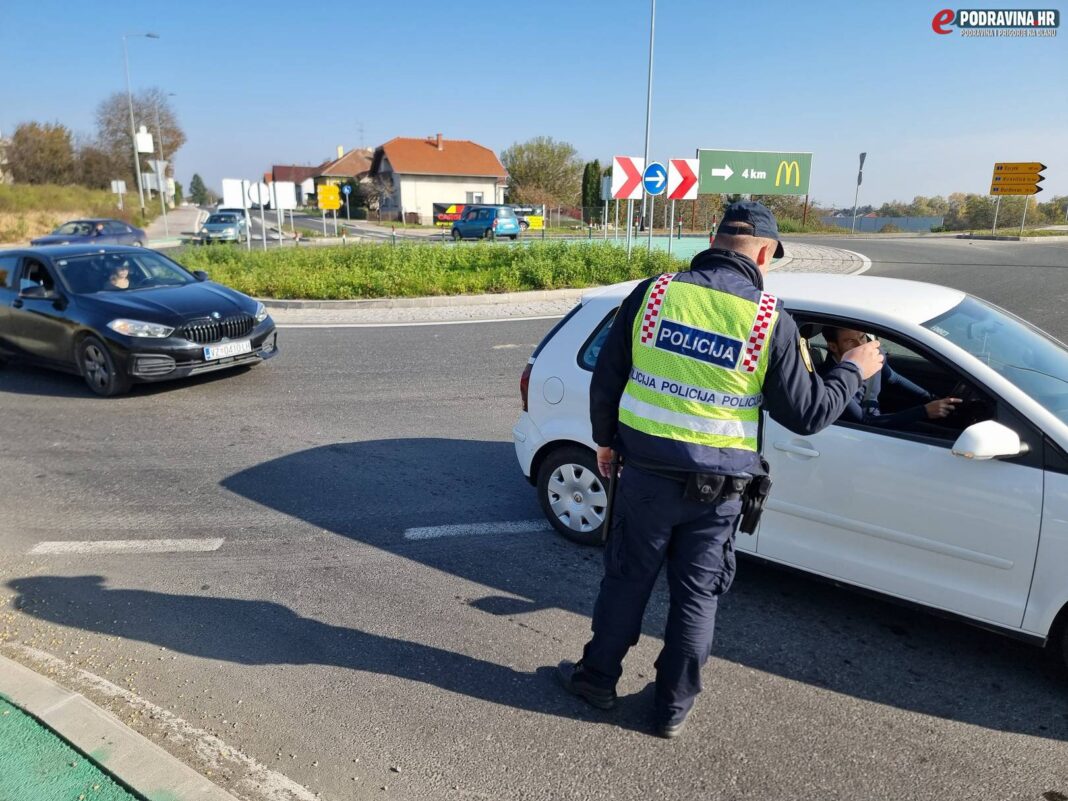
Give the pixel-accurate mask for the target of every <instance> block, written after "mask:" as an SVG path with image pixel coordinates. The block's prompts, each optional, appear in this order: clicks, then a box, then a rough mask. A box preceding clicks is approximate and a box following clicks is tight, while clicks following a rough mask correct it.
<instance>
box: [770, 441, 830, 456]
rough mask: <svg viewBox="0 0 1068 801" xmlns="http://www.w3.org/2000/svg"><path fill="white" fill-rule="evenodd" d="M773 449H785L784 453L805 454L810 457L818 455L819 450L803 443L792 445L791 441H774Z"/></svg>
mask: <svg viewBox="0 0 1068 801" xmlns="http://www.w3.org/2000/svg"><path fill="white" fill-rule="evenodd" d="M775 450H777V451H785V452H786V453H796V454H797V455H798V456H807V457H808V458H810V459H813V458H815V457H817V456H819V455H820V452H819V451H817V450H815V449H814V448H806V447H805V446H804V445H794V444H793V443H792V442H776V443H775Z"/></svg>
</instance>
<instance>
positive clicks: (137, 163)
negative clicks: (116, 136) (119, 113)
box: [122, 33, 145, 217]
mask: <svg viewBox="0 0 1068 801" xmlns="http://www.w3.org/2000/svg"><path fill="white" fill-rule="evenodd" d="M129 35H130V34H125V33H124V34H123V35H122V60H123V63H124V64H125V65H126V103H127V105H128V106H129V107H130V143H131V144H132V145H133V152H134V173H135V174H136V175H137V196H138V197H139V198H141V216H142V217H143V216H144V214H145V190H144V188H143V187H142V186H141V154H140V153H138V152H137V131H136V130H134V113H133V92H131V91H130V54H129V52H127V51H128V48H127V47H126V37H127V36H129Z"/></svg>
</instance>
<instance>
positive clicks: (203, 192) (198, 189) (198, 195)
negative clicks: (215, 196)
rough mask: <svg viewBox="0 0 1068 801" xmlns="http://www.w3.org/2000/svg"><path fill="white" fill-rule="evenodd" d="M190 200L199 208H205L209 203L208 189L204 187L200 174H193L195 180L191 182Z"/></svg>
mask: <svg viewBox="0 0 1068 801" xmlns="http://www.w3.org/2000/svg"><path fill="white" fill-rule="evenodd" d="M189 199H190V200H192V201H193V203H194V205H197V206H204V205H206V204H207V202H208V188H207V187H206V186H204V179H203V178H201V177H200V173H193V178H192V179H191V180H190V181H189Z"/></svg>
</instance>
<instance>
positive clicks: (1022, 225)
mask: <svg viewBox="0 0 1068 801" xmlns="http://www.w3.org/2000/svg"><path fill="white" fill-rule="evenodd" d="M1030 202H1031V198H1030V197H1029V196H1028V195H1024V213H1023V217H1021V218H1020V236H1023V229H1024V222H1026V221H1027V206H1028V205H1029V204H1030Z"/></svg>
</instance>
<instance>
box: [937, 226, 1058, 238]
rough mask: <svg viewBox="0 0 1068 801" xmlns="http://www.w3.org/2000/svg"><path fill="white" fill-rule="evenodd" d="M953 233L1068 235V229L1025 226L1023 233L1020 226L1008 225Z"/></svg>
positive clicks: (974, 234)
mask: <svg viewBox="0 0 1068 801" xmlns="http://www.w3.org/2000/svg"><path fill="white" fill-rule="evenodd" d="M953 233H957V234H972V235H973V236H1022V237H1032V236H1068V230H1060V231H1048V230H1046V229H1045V228H1025V229H1024V230H1023V233H1020V227H1019V226H1016V227H1015V228H1013V227H1012V226H1011V225H1009V226H1006V227H1005V228H999V229H998V230H997V231H996V232H994V231H991V229H989V228H987V229H985V230H978V231H954V232H953Z"/></svg>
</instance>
